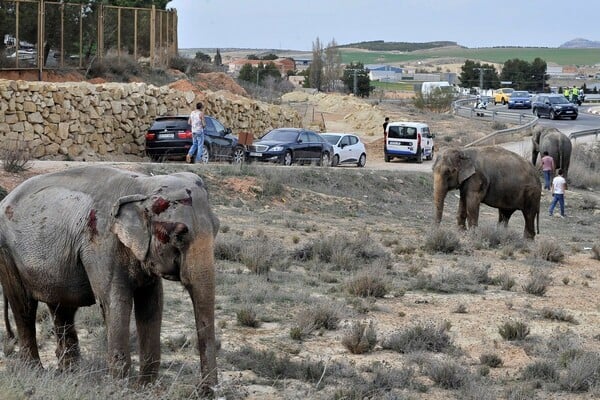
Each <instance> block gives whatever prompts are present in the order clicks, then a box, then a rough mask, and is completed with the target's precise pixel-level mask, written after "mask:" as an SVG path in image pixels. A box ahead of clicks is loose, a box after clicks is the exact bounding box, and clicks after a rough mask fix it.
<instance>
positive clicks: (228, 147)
mask: <svg viewBox="0 0 600 400" xmlns="http://www.w3.org/2000/svg"><path fill="white" fill-rule="evenodd" d="M204 120H205V122H206V127H205V128H204V146H203V149H202V157H201V158H202V162H204V163H207V162H208V161H209V160H214V161H230V162H233V163H240V162H242V161H244V156H245V149H244V147H243V146H241V145H239V144H238V138H237V136H235V135H233V134H232V133H231V129H230V128H225V127H224V126H223V124H221V123H220V122H219V121H218V120H217V119H216V118H213V117H208V116H205V117H204ZM191 146H192V128H191V127H190V125H189V124H188V116H187V115H175V116H166V117H157V118H156V119H155V120H154V123H153V124H152V126H151V127H150V129H148V131H147V132H146V154H147V155H148V156H149V157H150V158H151V159H152V160H153V161H162V160H165V159H168V158H183V157H185V155H186V154H187V153H188V151H189V149H190V147H191Z"/></svg>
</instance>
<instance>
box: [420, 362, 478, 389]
mask: <svg viewBox="0 0 600 400" xmlns="http://www.w3.org/2000/svg"><path fill="white" fill-rule="evenodd" d="M425 372H426V374H427V376H428V377H429V378H431V380H432V381H433V382H435V384H436V385H438V386H439V387H441V388H444V389H458V388H460V387H462V386H463V385H464V384H465V383H466V382H467V381H468V380H469V376H468V375H469V373H468V371H467V370H466V369H465V368H463V367H461V366H460V365H459V364H458V363H456V362H455V361H452V360H442V361H437V360H435V361H431V362H430V363H429V365H428V366H427V368H426V371H425Z"/></svg>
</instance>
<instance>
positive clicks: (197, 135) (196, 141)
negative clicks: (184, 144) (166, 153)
mask: <svg viewBox="0 0 600 400" xmlns="http://www.w3.org/2000/svg"><path fill="white" fill-rule="evenodd" d="M203 147H204V132H203V131H198V132H193V133H192V147H190V150H189V151H188V155H190V156H191V157H193V156H194V153H196V162H202V149H203Z"/></svg>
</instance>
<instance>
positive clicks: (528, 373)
mask: <svg viewBox="0 0 600 400" xmlns="http://www.w3.org/2000/svg"><path fill="white" fill-rule="evenodd" d="M521 375H522V377H523V379H527V380H530V379H541V380H543V381H547V382H554V381H556V380H558V378H559V374H558V371H557V370H556V366H555V365H554V364H553V363H551V362H548V361H535V362H533V363H532V364H529V365H527V366H526V367H525V368H524V369H523V372H522V374H521Z"/></svg>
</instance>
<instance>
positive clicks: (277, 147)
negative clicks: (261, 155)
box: [269, 145, 283, 151]
mask: <svg viewBox="0 0 600 400" xmlns="http://www.w3.org/2000/svg"><path fill="white" fill-rule="evenodd" d="M269 151H283V146H281V145H277V146H273V147H271V148H270V149H269Z"/></svg>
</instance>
